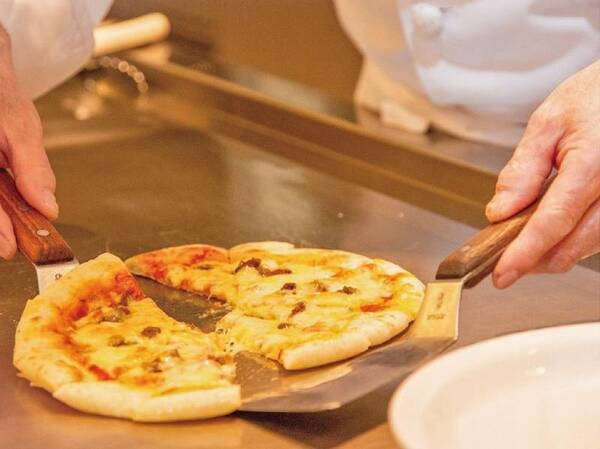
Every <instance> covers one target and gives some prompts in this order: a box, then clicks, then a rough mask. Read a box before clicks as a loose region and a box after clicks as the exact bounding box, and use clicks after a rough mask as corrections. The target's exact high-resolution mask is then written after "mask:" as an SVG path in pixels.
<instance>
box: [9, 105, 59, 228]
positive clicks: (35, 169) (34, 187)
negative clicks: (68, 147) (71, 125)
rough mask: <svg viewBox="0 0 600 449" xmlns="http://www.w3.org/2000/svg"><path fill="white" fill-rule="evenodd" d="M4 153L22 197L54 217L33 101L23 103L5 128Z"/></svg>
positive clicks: (51, 178) (53, 185)
mask: <svg viewBox="0 0 600 449" xmlns="http://www.w3.org/2000/svg"><path fill="white" fill-rule="evenodd" d="M6 134H7V136H6V139H7V145H8V148H7V153H8V158H9V162H10V167H11V170H12V172H13V174H14V176H15V183H16V184H17V188H18V189H19V192H20V193H21V195H23V197H24V198H25V200H26V201H27V202H28V203H29V204H31V206H33V207H34V208H36V209H37V210H39V211H40V212H41V213H42V214H44V215H45V216H46V217H48V218H49V219H51V220H54V219H55V218H56V217H58V205H57V203H56V198H55V196H54V191H55V189H56V179H55V177H54V173H53V172H52V168H51V167H50V162H49V161H48V157H47V156H46V151H45V150H44V146H43V141H42V127H41V123H40V120H39V117H38V115H37V113H36V112H35V109H34V108H33V105H26V106H25V113H24V114H23V116H22V117H21V122H20V123H19V124H16V123H13V124H12V126H11V127H10V130H9V131H7V132H6Z"/></svg>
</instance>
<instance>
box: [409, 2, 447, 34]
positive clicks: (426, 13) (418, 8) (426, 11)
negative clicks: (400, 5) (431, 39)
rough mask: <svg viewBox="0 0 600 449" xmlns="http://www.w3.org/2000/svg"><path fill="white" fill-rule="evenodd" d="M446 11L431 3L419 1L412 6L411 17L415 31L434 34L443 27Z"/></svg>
mask: <svg viewBox="0 0 600 449" xmlns="http://www.w3.org/2000/svg"><path fill="white" fill-rule="evenodd" d="M443 15H444V13H443V12H442V10H441V9H440V8H438V7H437V6H435V5H431V4H429V3H417V4H415V5H413V6H411V8H410V18H411V21H412V23H413V26H414V27H415V31H417V32H421V33H423V34H425V35H428V36H433V35H435V34H437V33H439V31H440V30H441V29H442V20H443Z"/></svg>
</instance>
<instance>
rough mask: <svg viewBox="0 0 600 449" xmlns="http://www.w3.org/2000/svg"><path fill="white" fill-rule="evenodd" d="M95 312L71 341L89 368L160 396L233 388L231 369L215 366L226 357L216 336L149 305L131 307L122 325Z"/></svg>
mask: <svg viewBox="0 0 600 449" xmlns="http://www.w3.org/2000/svg"><path fill="white" fill-rule="evenodd" d="M95 310H98V309H93V308H92V309H91V310H90V313H88V315H87V316H86V317H84V318H82V319H80V320H77V321H75V323H74V324H75V329H74V331H73V332H72V334H71V335H70V338H71V341H72V343H73V344H74V346H75V347H76V348H77V350H78V352H79V355H80V356H82V357H83V359H84V360H85V364H86V365H87V366H88V367H93V366H95V367H98V368H99V369H100V370H102V372H105V373H107V374H108V376H109V377H110V378H111V379H115V380H117V381H118V382H121V383H126V384H128V385H131V386H139V387H145V388H152V389H153V390H154V391H155V392H156V394H161V393H165V392H170V391H175V390H177V391H178V390H186V389H204V388H215V387H220V386H226V385H230V383H231V380H232V378H233V374H234V369H233V365H231V366H222V364H220V363H218V362H217V361H216V359H217V358H220V357H222V356H223V353H222V351H220V350H219V349H218V347H217V342H216V338H215V336H214V335H210V334H204V333H202V332H200V331H198V330H195V329H191V328H190V327H188V326H187V325H186V324H183V323H179V322H177V321H175V320H173V319H172V318H170V317H169V316H168V315H166V314H165V313H164V312H162V310H160V309H159V308H158V306H156V304H155V303H154V302H153V301H152V300H151V299H149V298H145V299H142V300H139V301H130V303H129V304H128V305H127V310H128V311H129V314H125V315H122V316H121V319H120V321H118V322H111V321H103V320H102V319H101V318H100V319H99V318H98V314H97V313H94V312H95ZM98 368H92V370H91V372H90V375H89V376H90V377H93V376H97V370H98Z"/></svg>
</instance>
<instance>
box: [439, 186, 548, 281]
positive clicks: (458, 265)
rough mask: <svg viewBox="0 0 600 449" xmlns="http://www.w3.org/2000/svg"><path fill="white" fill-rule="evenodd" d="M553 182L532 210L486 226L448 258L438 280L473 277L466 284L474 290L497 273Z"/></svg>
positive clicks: (532, 205)
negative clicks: (506, 252) (491, 274)
mask: <svg viewBox="0 0 600 449" xmlns="http://www.w3.org/2000/svg"><path fill="white" fill-rule="evenodd" d="M553 180H554V176H553V177H551V178H550V179H549V180H548V182H546V185H545V186H544V188H543V189H542V192H541V193H540V196H539V197H538V199H537V200H536V201H535V202H534V203H533V204H531V205H530V206H529V207H527V208H526V209H523V210H522V211H521V212H519V213H518V214H516V215H514V216H512V217H511V218H509V219H507V220H505V221H501V222H498V223H493V224H491V225H489V226H487V227H486V228H484V229H483V230H481V231H480V232H479V233H478V234H476V235H475V236H473V237H472V238H471V239H470V240H468V241H467V242H465V243H464V244H463V245H462V246H461V247H460V248H459V249H457V250H456V251H454V252H453V253H452V254H450V255H449V256H448V257H446V258H445V259H444V260H443V261H442V263H441V264H440V265H439V267H438V271H437V274H436V276H435V277H436V279H459V278H464V277H465V276H467V275H470V276H469V277H468V278H467V279H466V280H465V284H464V286H465V287H466V288H471V287H474V286H475V285H477V284H478V283H479V282H480V281H481V280H483V279H484V278H485V277H486V276H487V275H488V274H490V273H491V272H492V271H493V270H494V267H495V266H496V263H497V262H498V259H500V256H501V255H502V252H503V251H504V250H505V249H506V247H507V246H508V245H509V244H510V243H511V242H512V241H513V240H514V239H515V238H516V237H517V236H518V235H519V233H520V232H521V230H522V229H523V228H524V227H525V224H526V223H527V222H528V221H529V219H530V218H531V216H532V215H533V213H534V212H535V210H536V208H537V206H538V204H539V202H540V201H541V198H542V196H543V194H544V193H545V192H546V190H547V189H548V187H549V186H550V184H551V183H552V181H553Z"/></svg>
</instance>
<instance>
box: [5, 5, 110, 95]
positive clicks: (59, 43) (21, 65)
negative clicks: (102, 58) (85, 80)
mask: <svg viewBox="0 0 600 449" xmlns="http://www.w3.org/2000/svg"><path fill="white" fill-rule="evenodd" d="M111 3H112V0H0V23H1V24H2V26H3V27H4V28H5V29H6V30H7V31H8V33H9V34H10V37H11V43H12V52H13V60H14V64H15V69H16V72H17V76H18V79H19V81H20V82H21V83H22V85H23V86H24V88H25V90H26V91H27V92H28V93H29V94H30V95H31V97H32V98H35V97H38V96H40V95H42V94H43V93H45V92H47V91H48V90H50V89H51V88H53V87H54V86H56V85H58V84H59V83H61V82H62V81H64V80H65V79H67V78H69V77H70V76H72V75H73V74H74V73H76V72H77V71H78V70H79V69H80V68H81V67H82V66H83V65H84V64H85V63H86V62H87V60H88V59H89V58H90V56H91V54H92V51H93V48H94V37H93V30H94V27H95V25H96V24H97V23H98V22H99V21H100V20H102V18H103V17H104V16H105V15H106V13H107V12H108V9H109V8H110V5H111Z"/></svg>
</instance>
